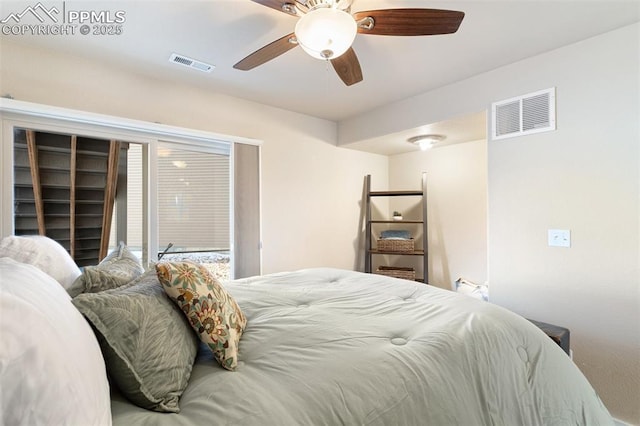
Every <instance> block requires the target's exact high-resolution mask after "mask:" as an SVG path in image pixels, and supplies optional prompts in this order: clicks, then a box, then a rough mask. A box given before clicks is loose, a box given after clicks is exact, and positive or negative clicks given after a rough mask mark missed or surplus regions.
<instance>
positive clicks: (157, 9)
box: [0, 0, 640, 152]
mask: <svg viewBox="0 0 640 426" xmlns="http://www.w3.org/2000/svg"><path fill="white" fill-rule="evenodd" d="M33 3H34V2H24V1H20V2H14V1H9V2H7V1H3V2H2V3H1V4H0V19H1V18H4V17H6V16H7V15H8V14H9V13H11V12H19V11H20V10H21V9H22V8H24V7H25V6H28V5H29V4H33ZM55 3H56V2H49V1H47V2H45V4H46V5H50V4H55ZM58 3H62V2H58ZM65 3H66V4H65V7H66V8H67V9H71V8H73V9H86V10H108V11H114V12H115V11H117V10H123V11H125V13H126V22H125V23H124V24H123V30H124V31H123V34H121V35H117V36H80V35H73V36H68V37H65V36H59V37H42V36H33V37H28V36H18V37H16V36H10V37H11V39H12V40H13V41H16V42H19V43H28V44H33V45H39V46H42V47H46V48H48V49H53V50H59V51H64V52H68V53H71V54H76V55H81V56H85V57H88V58H91V59H94V60H96V61H106V62H109V63H111V64H114V65H117V66H118V67H120V68H123V69H127V70H131V71H132V72H135V73H141V74H149V75H152V76H154V77H155V78H159V79H164V80H167V81H169V82H179V83H186V84H190V85H194V86H197V87H200V88H202V89H205V90H212V91H215V92H219V93H224V94H228V95H231V96H235V97H239V98H244V99H249V100H252V101H256V102H259V103H263V104H268V105H273V106H277V107H280V108H284V109H287V110H292V111H297V112H301V113H304V114H308V115H312V116H316V117H320V118H325V119H328V120H333V121H340V120H343V119H346V118H349V117H351V116H354V115H357V114H360V113H363V112H366V111H368V110H371V109H373V108H376V107H379V106H381V105H384V104H388V103H391V102H394V101H398V100H401V99H405V98H407V97H411V96H413V95H416V94H419V93H422V92H425V91H429V90H431V89H434V88H437V87H440V86H443V85H446V84H450V83H453V82H456V81H459V80H462V79H465V78H468V77H471V76H473V75H476V74H479V73H482V72H486V71H489V70H491V69H494V68H497V67H500V66H503V65H506V64H509V63H513V62H516V61H518V60H521V59H523V58H526V57H529V56H533V55H536V54H540V53H542V52H546V51H549V50H552V49H555V48H558V47H561V46H564V45H567V44H571V43H574V42H576V41H579V40H582V39H585V38H589V37H592V36H595V35H598V34H601V33H604V32H607V31H610V30H613V29H616V28H619V27H622V26H625V25H629V24H632V23H634V22H638V21H640V0H625V1H615V0H564V1H563V0H555V1H550V0H549V1H546V0H534V1H525V0H502V1H486V0H470V1H456V0H448V1H447V0H444V1H443V0H435V1H429V0H354V2H353V6H352V11H361V10H371V9H385V8H405V7H406V8H410V7H420V8H440V9H451V10H460V11H464V12H465V14H466V15H465V18H464V20H463V21H462V24H461V26H460V29H459V30H458V32H457V33H455V34H451V35H441V36H423V37H387V36H373V35H361V34H359V35H358V36H357V37H356V40H355V42H354V45H353V47H354V50H355V51H356V53H357V55H358V58H359V60H360V63H361V65H362V70H363V75H364V81H362V82H360V83H358V84H356V85H353V86H350V87H347V86H345V85H344V84H343V83H342V82H341V81H340V80H339V78H338V77H337V76H336V75H335V72H334V71H333V68H332V67H331V65H330V64H327V63H326V62H323V61H320V60H317V59H313V58H311V57H310V56H308V55H307V54H305V53H304V51H303V50H302V49H298V48H295V49H292V50H291V51H289V52H287V53H285V54H284V55H282V56H280V57H278V58H276V59H274V60H272V61H270V62H268V63H266V64H265V65H262V66H260V67H258V68H255V69H253V70H251V71H239V70H235V69H233V68H232V67H233V64H235V63H236V62H238V61H239V60H241V59H242V58H244V57H245V56H247V55H248V54H250V53H252V52H253V51H255V50H257V49H259V48H260V47H262V46H264V45H265V44H267V43H270V42H271V41H274V40H276V39H278V38H280V37H281V36H283V35H285V34H288V33H290V32H292V31H293V28H294V26H295V22H296V20H297V18H295V17H292V16H289V15H286V14H284V13H281V12H278V11H275V10H273V9H270V8H267V7H265V6H262V5H260V4H257V3H254V2H252V1H250V0H207V1H66V2H65ZM2 37H7V36H2ZM174 52H175V53H179V54H182V55H185V56H188V57H190V58H193V59H196V60H199V61H203V62H207V63H210V64H213V65H215V66H216V68H215V70H214V71H213V72H211V73H210V74H207V73H202V72H199V71H196V70H192V69H189V68H186V67H182V66H179V65H176V64H172V63H170V62H169V60H168V58H169V56H170V55H171V54H172V53H174ZM469 121H470V122H472V123H478V122H479V120H478V118H477V117H475V118H473V117H472V118H470V119H469ZM483 130H484V127H483ZM470 132H471V133H472V134H473V133H474V131H473V130H471V131H470ZM449 139H455V137H453V138H449ZM404 143H405V144H406V142H404ZM374 145H375V143H373V145H372V146H374ZM382 151H384V149H382ZM378 152H381V151H379V150H378Z"/></svg>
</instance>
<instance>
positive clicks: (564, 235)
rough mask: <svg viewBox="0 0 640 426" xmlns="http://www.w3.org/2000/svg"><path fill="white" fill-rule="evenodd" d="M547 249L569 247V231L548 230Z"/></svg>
mask: <svg viewBox="0 0 640 426" xmlns="http://www.w3.org/2000/svg"><path fill="white" fill-rule="evenodd" d="M549 247H566V248H569V247H571V231H570V230H568V229H549Z"/></svg>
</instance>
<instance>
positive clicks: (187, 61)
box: [169, 53, 215, 72]
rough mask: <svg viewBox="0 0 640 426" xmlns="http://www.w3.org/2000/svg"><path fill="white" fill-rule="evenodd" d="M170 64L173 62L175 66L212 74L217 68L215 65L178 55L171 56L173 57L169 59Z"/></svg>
mask: <svg viewBox="0 0 640 426" xmlns="http://www.w3.org/2000/svg"><path fill="white" fill-rule="evenodd" d="M169 62H173V63H174V64H179V65H184V66H185V67H189V68H195V69H197V70H199V71H203V72H211V70H213V69H214V68H215V66H213V65H209V64H206V63H204V62H200V61H196V60H195V59H191V58H188V57H186V56H184V55H178V54H177V53H172V54H171V57H170V58H169Z"/></svg>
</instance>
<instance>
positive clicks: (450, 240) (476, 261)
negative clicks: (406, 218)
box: [389, 140, 487, 289]
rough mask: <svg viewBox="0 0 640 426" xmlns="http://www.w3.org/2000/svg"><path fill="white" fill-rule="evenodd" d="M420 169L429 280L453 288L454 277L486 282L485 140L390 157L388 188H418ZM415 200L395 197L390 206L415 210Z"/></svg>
mask: <svg viewBox="0 0 640 426" xmlns="http://www.w3.org/2000/svg"><path fill="white" fill-rule="evenodd" d="M422 172H426V173H427V222H428V234H427V235H428V240H429V250H428V253H429V283H430V284H432V285H436V286H438V287H442V288H446V289H451V288H452V286H453V281H455V280H456V279H458V278H460V277H462V278H466V279H468V280H470V281H473V282H476V283H479V284H482V283H484V282H485V281H486V280H487V142H486V141H485V140H480V141H470V142H466V143H460V144H455V145H448V146H447V145H445V146H442V147H439V148H433V149H431V150H428V151H424V152H423V151H416V152H410V153H406V154H400V155H394V156H391V157H390V158H389V188H390V189H399V190H400V189H419V188H420V179H421V176H422ZM416 202H417V201H416V200H415V199H414V200H413V201H412V200H410V199H409V198H402V197H398V198H394V199H393V200H391V206H390V210H391V211H393V210H399V211H400V212H402V213H403V214H404V213H405V211H407V210H408V211H412V209H415V204H416ZM418 215H419V213H418ZM402 261H403V262H407V261H410V259H406V258H403V259H402ZM414 264H415V267H416V268H419V267H420V266H421V264H420V262H419V261H418V262H416V261H414ZM420 270H421V268H420ZM420 275H421V274H420Z"/></svg>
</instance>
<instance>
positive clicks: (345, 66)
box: [331, 47, 362, 86]
mask: <svg viewBox="0 0 640 426" xmlns="http://www.w3.org/2000/svg"><path fill="white" fill-rule="evenodd" d="M331 65H333V69H334V70H336V73H337V74H338V76H339V77H340V79H341V80H342V81H344V84H346V85H347V86H351V85H352V84H356V83H359V82H361V81H362V69H361V68H360V61H358V57H357V56H356V52H355V51H354V50H353V48H352V47H350V48H349V50H347V51H346V52H345V53H343V54H342V55H340V56H338V57H337V58H335V59H332V60H331Z"/></svg>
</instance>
